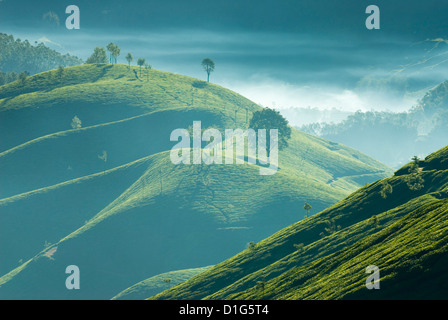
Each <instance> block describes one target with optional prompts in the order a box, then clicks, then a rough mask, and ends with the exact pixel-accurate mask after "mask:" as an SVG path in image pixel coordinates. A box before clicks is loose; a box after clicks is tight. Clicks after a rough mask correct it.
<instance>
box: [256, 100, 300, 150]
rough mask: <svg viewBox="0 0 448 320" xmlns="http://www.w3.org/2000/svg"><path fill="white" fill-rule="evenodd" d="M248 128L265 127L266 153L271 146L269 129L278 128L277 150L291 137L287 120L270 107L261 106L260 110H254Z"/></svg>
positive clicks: (284, 146) (286, 144) (286, 143)
mask: <svg viewBox="0 0 448 320" xmlns="http://www.w3.org/2000/svg"><path fill="white" fill-rule="evenodd" d="M249 128H251V129H254V130H255V131H256V130H258V129H266V147H267V151H268V154H269V151H270V150H271V148H272V146H271V145H270V135H269V132H270V130H271V129H277V130H278V149H279V150H283V149H284V148H286V147H287V146H288V140H289V139H290V138H291V128H290V127H289V125H288V120H286V119H285V118H284V117H283V116H282V115H281V114H280V112H278V111H276V110H274V109H270V108H263V110H261V111H256V112H254V114H253V115H252V119H251V120H250V123H249Z"/></svg>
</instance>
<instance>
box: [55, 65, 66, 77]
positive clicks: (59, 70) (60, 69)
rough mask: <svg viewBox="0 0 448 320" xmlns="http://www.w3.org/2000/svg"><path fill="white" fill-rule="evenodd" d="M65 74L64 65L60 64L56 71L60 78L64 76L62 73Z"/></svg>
mask: <svg viewBox="0 0 448 320" xmlns="http://www.w3.org/2000/svg"><path fill="white" fill-rule="evenodd" d="M63 74H64V67H63V66H59V67H58V70H57V71H56V75H57V77H58V78H62V75H63Z"/></svg>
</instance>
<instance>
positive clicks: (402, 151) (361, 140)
mask: <svg viewBox="0 0 448 320" xmlns="http://www.w3.org/2000/svg"><path fill="white" fill-rule="evenodd" d="M298 128H299V129H300V130H302V131H304V132H307V133H310V134H313V135H316V136H320V137H323V138H325V139H329V140H332V141H336V142H339V143H342V144H345V145H347V146H350V147H352V148H356V149H358V150H360V151H362V152H365V153H366V154H368V155H370V156H372V157H374V158H375V159H379V160H380V161H382V162H384V163H386V164H388V165H390V166H392V167H395V168H398V167H400V166H402V165H404V164H405V163H406V162H407V161H409V160H410V158H411V157H412V156H419V157H425V156H426V155H428V154H429V153H431V152H432V150H437V149H439V148H441V147H443V146H445V145H446V143H447V139H446V137H447V136H448V81H444V82H443V83H440V84H439V85H437V86H436V87H434V88H433V89H431V90H429V91H428V92H427V93H426V94H425V95H424V96H423V97H422V99H420V101H419V103H418V104H417V105H416V106H414V107H413V108H411V109H410V110H409V111H407V112H399V113H393V112H386V111H369V112H361V111H358V112H356V113H355V114H352V115H349V116H348V117H347V119H345V120H343V121H341V122H339V123H329V122H321V123H317V122H314V123H311V124H307V125H303V126H301V127H298Z"/></svg>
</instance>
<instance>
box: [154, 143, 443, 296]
mask: <svg viewBox="0 0 448 320" xmlns="http://www.w3.org/2000/svg"><path fill="white" fill-rule="evenodd" d="M447 159H448V147H446V148H444V149H442V150H440V151H438V152H436V153H434V154H432V155H430V156H428V157H427V158H426V159H425V161H421V162H420V166H421V168H422V170H423V171H422V176H423V178H424V180H425V187H424V189H422V190H420V191H411V190H409V188H408V187H407V185H406V176H407V174H405V172H404V170H399V171H397V174H396V175H395V176H394V177H391V178H388V179H387V181H388V182H389V183H390V184H391V185H392V186H393V193H392V194H391V195H389V196H388V198H386V199H384V198H382V197H381V196H380V195H379V191H380V189H381V181H379V182H377V183H374V184H371V185H369V186H366V187H364V188H362V189H360V190H358V191H357V192H355V193H353V194H352V195H350V196H349V197H348V198H346V199H344V200H342V201H340V202H339V203H337V204H336V205H334V206H332V207H331V208H328V209H327V210H324V211H323V212H321V213H319V214H316V215H314V216H313V217H311V218H308V219H305V220H302V221H300V222H298V223H296V224H294V225H292V226H290V227H288V228H285V229H283V230H281V231H279V232H277V233H276V234H274V235H272V236H271V237H269V238H267V239H265V240H263V241H261V242H260V243H258V244H257V246H256V247H255V248H254V249H252V250H250V249H247V250H245V251H243V252H241V253H240V254H238V255H236V256H235V257H233V258H231V259H229V260H227V261H224V262H222V263H221V264H219V265H217V266H215V267H214V268H211V269H210V270H208V271H206V272H204V273H203V274H200V275H199V276H197V277H195V278H194V279H191V280H190V281H187V282H185V283H183V284H180V285H178V286H176V287H174V288H172V289H170V290H167V291H165V292H163V293H161V294H159V295H156V296H155V297H154V298H156V299H342V298H346V299H361V298H362V299H369V298H372V299H415V298H418V299H422V298H435V299H440V298H446V294H447V292H448V286H446V280H447V276H446V273H445V272H444V269H443V268H444V265H446V262H447V256H448V255H447V250H448V247H447V239H448V224H447V222H446V218H447V214H448V202H447V198H448V163H447ZM374 215H375V216H376V217H377V218H378V225H375V222H374V220H373V219H372V218H371V217H372V216H374ZM330 219H333V220H334V221H335V223H336V225H340V226H341V228H340V230H338V231H335V232H333V233H331V234H328V233H327V234H325V235H324V236H321V235H320V233H321V232H322V231H324V228H323V227H324V226H326V224H325V223H324V222H325V221H329V220H330ZM299 243H302V244H303V247H302V249H301V250H300V251H299V250H296V248H295V247H294V244H299ZM370 264H373V265H377V266H378V267H379V268H380V273H381V290H374V291H370V290H367V289H366V287H365V280H366V278H367V276H368V275H366V273H365V269H366V267H367V266H368V265H370ZM259 281H262V282H264V290H263V289H261V288H260V286H259V287H258V288H257V283H258V282H259Z"/></svg>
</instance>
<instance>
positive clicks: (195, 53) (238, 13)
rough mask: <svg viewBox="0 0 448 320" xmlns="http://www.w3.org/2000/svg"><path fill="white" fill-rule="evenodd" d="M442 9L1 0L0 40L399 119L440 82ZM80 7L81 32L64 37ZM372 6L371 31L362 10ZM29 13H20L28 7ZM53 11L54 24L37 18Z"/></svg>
mask: <svg viewBox="0 0 448 320" xmlns="http://www.w3.org/2000/svg"><path fill="white" fill-rule="evenodd" d="M444 2H445V3H446V1H442V0H429V1H425V2H423V1H410V0H408V1H403V0H394V1H392V0H388V1H383V0H373V1H363V0H339V1H330V0H327V1H323V0H306V1H303V0H276V1H248V0H239V1H234V0H214V1H213V0H209V1H203V0H165V1H147V0H146V1H143V0H128V1H117V0H110V1H91V0H79V1H77V0H75V1H65V0H63V1H61V0H53V1H46V0H43V1H25V0H1V1H0V32H4V33H9V34H13V35H14V36H16V37H20V38H22V39H29V40H30V42H31V43H34V41H39V42H45V43H46V44H47V45H49V46H51V47H52V48H54V49H56V50H58V51H61V52H69V53H71V54H74V55H77V56H79V57H81V58H83V59H86V58H87V57H88V56H89V55H90V53H91V52H92V51H93V48H94V47H95V46H106V45H107V44H108V43H109V42H114V43H117V44H118V45H119V46H120V47H121V49H122V55H121V56H120V57H119V62H121V63H125V60H124V56H125V55H126V53H127V52H131V53H133V55H134V57H145V58H146V59H147V60H148V61H149V62H150V63H151V65H152V66H153V67H154V68H156V69H161V70H166V71H171V72H175V73H181V74H186V75H190V76H193V77H198V78H204V76H205V74H204V72H203V71H202V70H201V67H200V62H201V60H202V58H204V57H210V58H212V59H213V60H214V61H215V63H216V70H215V72H214V73H213V74H212V76H211V81H212V82H215V83H217V84H220V85H223V86H225V87H228V88H230V89H233V90H235V91H237V92H239V93H241V94H243V95H245V96H247V97H248V98H250V99H252V100H253V101H255V102H257V103H260V104H263V105H268V106H274V105H275V107H276V108H278V109H284V108H290V107H306V106H311V107H318V108H322V109H325V108H332V107H335V108H341V109H344V110H350V111H354V110H358V109H362V110H369V109H382V110H384V109H387V110H397V111H398V110H406V109H407V108H409V107H411V106H412V105H413V104H415V103H416V99H417V98H418V97H419V96H421V94H422V93H423V92H424V91H425V90H427V89H428V88H430V87H431V86H433V85H435V84H436V83H437V82H440V81H443V80H445V74H447V73H446V71H447V70H446V65H448V63H446V62H445V58H448V57H446V55H447V54H446V51H447V50H446V46H447V42H445V41H444V39H447V38H448V35H447V33H448V19H446V17H447V16H448V5H447V4H445V3H444ZM70 4H76V5H78V6H79V8H80V11H81V29H80V30H67V29H65V26H64V25H65V19H66V17H67V15H66V14H65V8H66V6H67V5H70ZM370 4H375V5H377V6H378V7H379V8H380V14H381V29H380V30H367V29H366V27H365V19H366V18H367V16H368V15H367V14H366V13H365V9H366V7H367V6H368V5H370ZM25 8H26V9H25ZM49 11H52V12H54V13H56V14H57V15H58V17H59V26H58V25H57V24H56V22H55V21H48V20H44V19H43V15H44V14H45V13H47V12H49Z"/></svg>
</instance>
